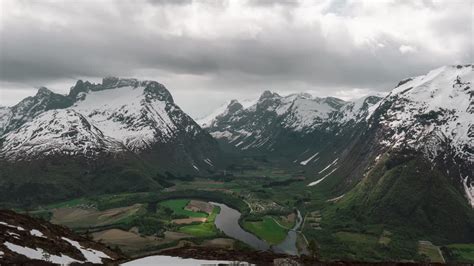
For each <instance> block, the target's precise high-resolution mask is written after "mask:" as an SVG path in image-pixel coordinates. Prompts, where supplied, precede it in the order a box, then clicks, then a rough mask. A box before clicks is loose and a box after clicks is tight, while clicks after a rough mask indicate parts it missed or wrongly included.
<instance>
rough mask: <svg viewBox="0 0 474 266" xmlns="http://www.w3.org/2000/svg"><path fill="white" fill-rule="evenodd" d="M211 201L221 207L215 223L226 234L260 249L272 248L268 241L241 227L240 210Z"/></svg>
mask: <svg viewBox="0 0 474 266" xmlns="http://www.w3.org/2000/svg"><path fill="white" fill-rule="evenodd" d="M210 203H211V204H212V205H215V206H218V207H220V208H221V211H220V213H219V214H218V215H217V216H216V220H215V224H216V227H217V228H219V229H220V230H221V231H222V232H224V234H226V235H228V236H230V237H233V238H235V239H237V240H240V241H242V242H244V243H245V244H247V245H249V246H251V247H253V248H255V249H258V250H267V249H269V248H270V246H269V245H268V244H267V242H265V241H263V240H261V239H259V238H258V237H256V236H254V235H253V234H251V233H249V232H247V231H245V230H244V229H242V228H241V227H240V224H239V219H240V216H241V213H240V212H239V211H237V210H234V209H232V208H230V207H229V206H227V205H225V204H222V203H216V202H210Z"/></svg>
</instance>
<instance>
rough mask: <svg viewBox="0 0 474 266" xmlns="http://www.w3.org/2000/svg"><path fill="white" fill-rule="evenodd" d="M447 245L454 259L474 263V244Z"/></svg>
mask: <svg viewBox="0 0 474 266" xmlns="http://www.w3.org/2000/svg"><path fill="white" fill-rule="evenodd" d="M446 247H447V248H448V249H449V253H450V257H451V258H450V259H451V260H452V261H454V262H467V263H474V244H451V245H447V246H446Z"/></svg>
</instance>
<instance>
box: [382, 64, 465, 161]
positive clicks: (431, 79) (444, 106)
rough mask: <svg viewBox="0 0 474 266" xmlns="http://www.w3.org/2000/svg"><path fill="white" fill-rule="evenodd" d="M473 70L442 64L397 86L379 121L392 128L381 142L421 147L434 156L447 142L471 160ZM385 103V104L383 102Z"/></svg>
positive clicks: (392, 145)
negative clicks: (387, 107)
mask: <svg viewBox="0 0 474 266" xmlns="http://www.w3.org/2000/svg"><path fill="white" fill-rule="evenodd" d="M473 81H474V70H473V67H472V66H471V65H469V66H445V67H441V68H438V69H435V70H433V71H431V72H429V73H428V74H427V75H424V76H419V77H415V78H413V79H411V80H407V81H405V83H403V84H401V85H400V86H398V87H397V88H396V89H394V90H393V91H392V93H391V94H390V95H389V96H388V97H387V98H386V99H385V100H384V102H388V103H390V104H391V107H390V108H389V109H388V111H387V112H386V115H385V116H384V117H382V120H381V124H382V125H384V126H386V127H387V128H389V129H391V132H390V133H389V134H387V135H386V138H385V139H384V140H383V141H382V144H384V145H386V146H390V147H395V148H397V147H401V146H403V145H407V146H409V147H412V148H415V149H417V150H421V151H423V152H424V154H425V155H426V156H427V157H428V158H430V159H434V158H436V157H437V156H438V154H440V152H443V151H445V149H446V145H443V144H447V146H448V147H449V148H450V149H452V150H453V151H454V153H455V154H456V155H457V156H459V157H460V158H462V159H465V160H468V161H470V162H474V98H473V97H474V88H473V87H472V86H473ZM382 104H384V103H382Z"/></svg>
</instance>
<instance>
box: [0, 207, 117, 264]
mask: <svg viewBox="0 0 474 266" xmlns="http://www.w3.org/2000/svg"><path fill="white" fill-rule="evenodd" d="M122 258H123V256H122V255H121V254H118V253H117V252H114V251H111V250H110V249H108V248H107V247H105V246H104V245H102V244H99V243H96V242H93V241H90V240H88V239H85V238H83V237H81V236H78V235H77V234H75V233H73V232H72V231H71V230H69V229H67V228H64V227H61V226H58V225H53V224H50V223H48V222H45V221H41V220H38V219H34V218H31V217H28V216H25V215H21V214H18V213H15V212H13V211H7V210H1V211H0V262H1V263H6V264H9V265H10V264H21V265H53V264H54V265H57V264H70V263H77V264H85V263H88V264H91V263H93V264H105V263H111V262H113V261H116V260H119V259H122Z"/></svg>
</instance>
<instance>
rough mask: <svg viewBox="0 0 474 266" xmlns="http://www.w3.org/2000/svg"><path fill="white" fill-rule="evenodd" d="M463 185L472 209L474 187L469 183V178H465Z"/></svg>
mask: <svg viewBox="0 0 474 266" xmlns="http://www.w3.org/2000/svg"><path fill="white" fill-rule="evenodd" d="M462 185H463V187H464V191H465V192H466V196H467V199H468V200H469V203H470V204H471V207H474V186H473V185H472V184H471V183H470V182H469V178H468V177H467V176H466V177H465V178H464V180H463V182H462Z"/></svg>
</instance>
